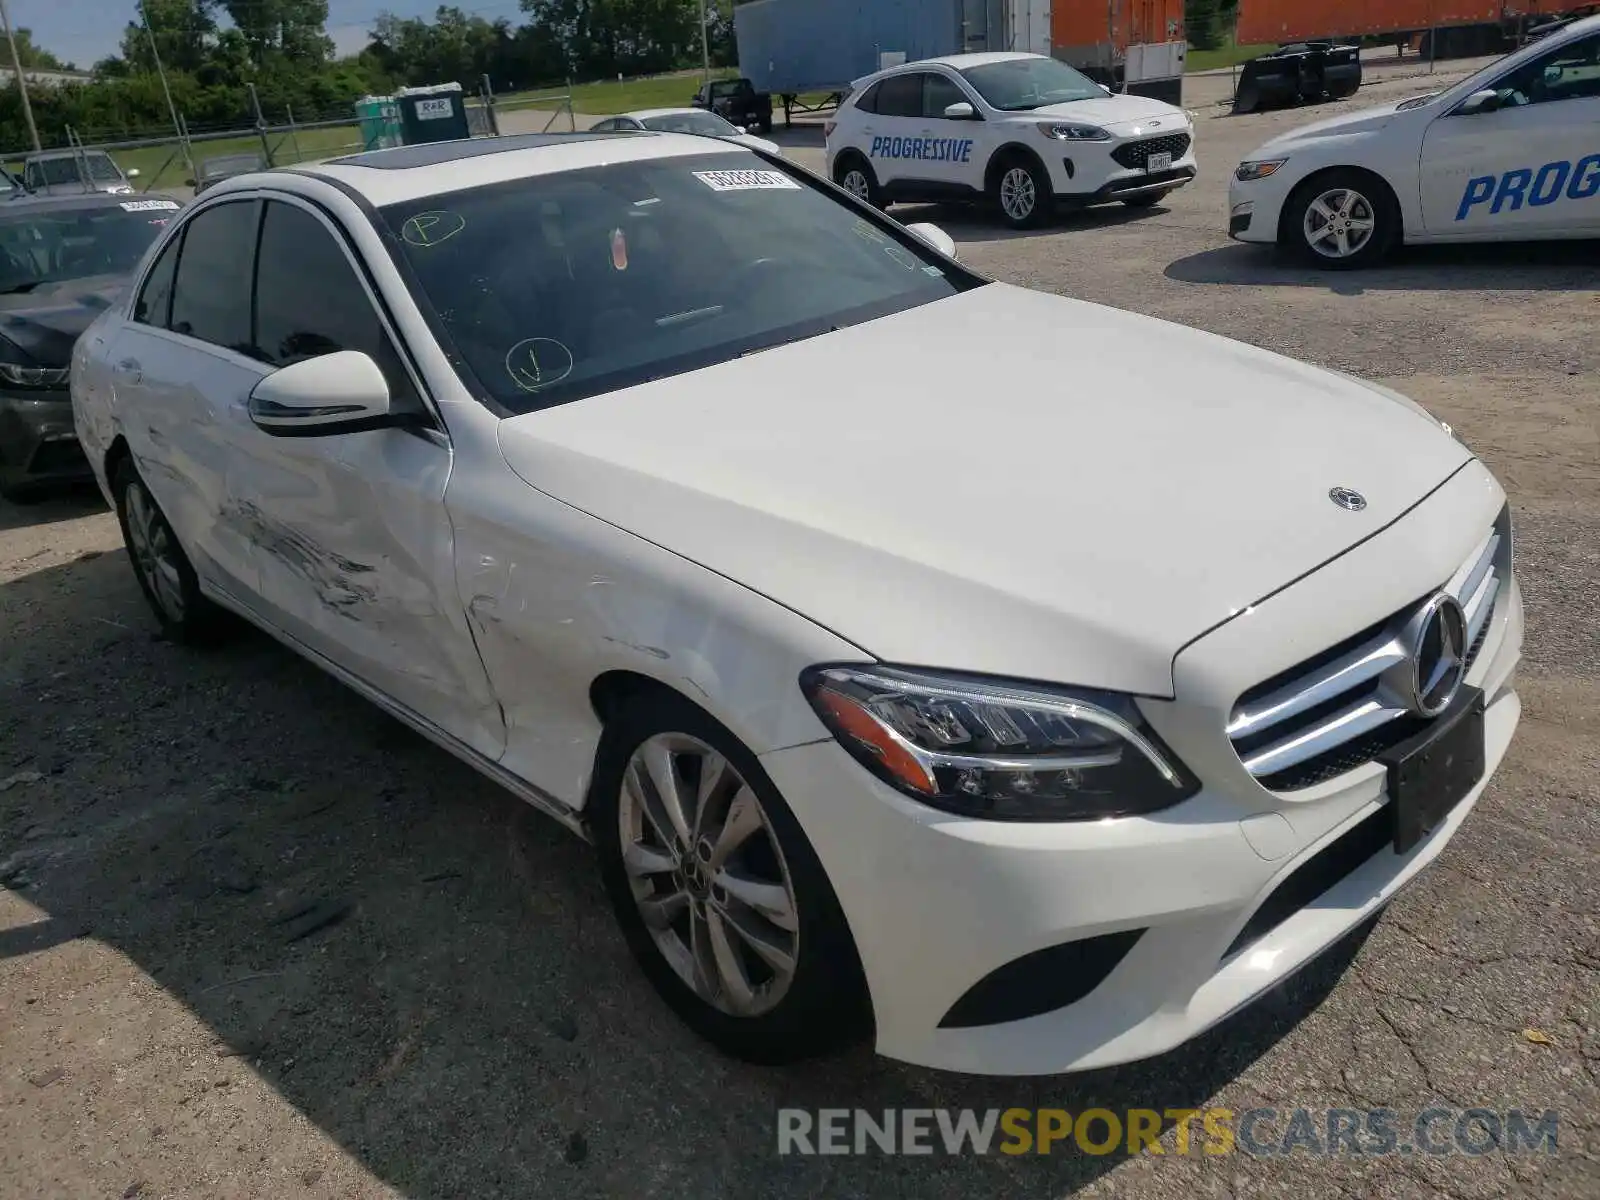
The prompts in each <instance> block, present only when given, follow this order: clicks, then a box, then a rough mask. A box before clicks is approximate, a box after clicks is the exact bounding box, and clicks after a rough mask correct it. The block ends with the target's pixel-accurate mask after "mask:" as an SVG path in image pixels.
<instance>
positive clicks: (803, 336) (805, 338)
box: [739, 325, 839, 358]
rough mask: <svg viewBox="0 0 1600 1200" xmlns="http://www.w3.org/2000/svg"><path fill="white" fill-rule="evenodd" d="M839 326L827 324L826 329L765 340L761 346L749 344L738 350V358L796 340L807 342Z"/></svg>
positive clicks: (789, 344) (792, 342)
mask: <svg viewBox="0 0 1600 1200" xmlns="http://www.w3.org/2000/svg"><path fill="white" fill-rule="evenodd" d="M838 332H839V326H837V325H829V326H828V327H827V328H826V329H813V330H812V331H811V332H810V333H802V334H799V335H797V336H795V337H791V338H781V339H779V340H778V341H776V342H767V343H766V344H765V345H761V346H751V347H750V349H748V350H741V351H739V357H740V358H749V357H750V356H751V355H752V354H760V353H762V352H763V351H765V350H776V349H777V348H778V347H779V346H792V345H794V344H795V343H796V342H809V341H810V340H811V339H812V338H815V337H821V336H822V335H823V334H825V333H838Z"/></svg>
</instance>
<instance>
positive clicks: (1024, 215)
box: [989, 154, 1053, 229]
mask: <svg viewBox="0 0 1600 1200" xmlns="http://www.w3.org/2000/svg"><path fill="white" fill-rule="evenodd" d="M1052 196H1053V193H1052V190H1051V184H1050V176H1049V175H1048V174H1046V173H1045V169H1044V168H1043V167H1042V166H1040V165H1039V163H1038V162H1036V161H1034V160H1033V159H1030V158H1026V157H1024V156H1022V155H1020V154H1015V155H1013V156H1012V157H1010V158H1008V159H1006V160H1005V161H1004V162H1002V163H1001V164H1000V165H999V167H998V168H997V169H996V170H995V173H994V179H993V181H992V182H991V183H990V186H989V198H990V200H991V202H993V203H994V205H995V206H996V207H998V208H999V210H1000V219H1001V220H1002V221H1004V222H1005V223H1006V225H1008V226H1009V227H1010V228H1012V229H1032V228H1034V227H1035V226H1037V225H1039V224H1040V223H1041V222H1042V221H1043V220H1044V219H1045V217H1046V216H1047V215H1048V214H1049V212H1050V210H1051V207H1052V204H1053V199H1052Z"/></svg>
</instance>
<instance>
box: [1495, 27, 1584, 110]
mask: <svg viewBox="0 0 1600 1200" xmlns="http://www.w3.org/2000/svg"><path fill="white" fill-rule="evenodd" d="M1494 86H1495V91H1497V92H1498V93H1499V94H1500V107H1501V108H1517V107H1521V106H1522V105H1525V104H1550V103H1554V102H1556V101H1560V100H1592V99H1594V98H1596V97H1600V34H1596V35H1595V36H1594V37H1586V38H1579V39H1578V40H1577V41H1575V42H1570V43H1568V44H1567V45H1565V46H1562V47H1560V48H1559V49H1557V50H1552V51H1551V52H1550V53H1549V54H1543V55H1540V56H1539V57H1538V58H1536V59H1534V60H1533V61H1532V62H1527V63H1524V64H1523V65H1522V66H1520V67H1518V68H1517V69H1516V70H1515V71H1512V72H1511V73H1510V74H1508V75H1505V76H1503V77H1502V78H1501V79H1500V80H1499V82H1498V83H1496V84H1495V85H1494Z"/></svg>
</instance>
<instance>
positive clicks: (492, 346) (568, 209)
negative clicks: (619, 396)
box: [381, 153, 981, 413]
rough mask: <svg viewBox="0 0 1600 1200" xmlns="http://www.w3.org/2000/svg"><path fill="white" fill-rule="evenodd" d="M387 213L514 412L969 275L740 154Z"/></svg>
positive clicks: (942, 287)
mask: <svg viewBox="0 0 1600 1200" xmlns="http://www.w3.org/2000/svg"><path fill="white" fill-rule="evenodd" d="M381 216H382V219H383V220H384V221H385V222H386V223H387V224H388V226H389V228H390V229H391V230H392V231H393V233H394V235H395V238H396V239H397V240H398V244H399V247H400V249H399V251H398V253H400V254H402V255H403V256H404V258H405V260H406V264H407V266H408V267H409V268H410V272H409V273H410V275H411V276H412V278H414V279H415V280H416V281H417V284H416V286H417V289H418V291H419V292H420V295H419V296H418V301H419V303H420V304H421V305H422V307H423V309H424V311H426V310H428V309H430V308H431V309H432V310H433V312H434V313H435V314H437V317H438V321H439V323H440V325H441V326H442V327H443V329H444V331H445V333H446V334H447V336H448V339H449V340H450V341H451V342H453V343H454V349H455V350H456V351H457V353H458V354H459V357H460V358H461V359H463V360H464V361H465V363H466V365H467V366H468V368H469V369H470V376H474V377H476V384H477V386H479V387H481V389H482V390H483V391H484V392H486V393H487V394H488V396H489V398H491V399H492V400H493V401H494V402H495V403H496V404H497V405H498V406H499V407H500V408H502V409H504V410H507V411H510V412H513V413H520V412H529V411H533V410H535V409H541V408H548V407H550V406H552V405H556V404H563V403H567V402H569V401H574V400H580V399H582V398H584V397H587V396H593V395H596V394H598V393H602V392H606V391H611V390H615V389H618V388H623V387H630V386H633V385H636V384H641V383H645V382H647V381H650V380H655V379H661V378H666V377H669V376H673V375H678V374H682V373H684V372H687V371H693V370H697V369H700V368H703V367H709V366H712V365H714V364H716V363H720V362H726V361H728V360H731V359H734V358H738V357H740V356H742V355H745V354H749V353H752V352H754V351H758V350H762V349H766V348H769V347H772V346H775V345H778V344H780V343H783V342H788V341H797V340H799V339H802V338H807V337H814V336H818V335H821V334H825V333H827V332H829V331H831V330H833V329H837V328H841V327H844V326H848V325H855V324H859V323H861V322H864V321H869V320H872V319H874V318H876V317H879V316H884V315H887V314H889V313H893V312H898V311H901V310H903V309H908V308H914V307H916V306H918V305H922V304H928V303H931V302H933V301H936V300H940V299H943V298H945V297H948V296H952V295H954V294H956V293H957V292H960V291H963V290H966V289H967V288H970V287H974V286H977V285H978V284H979V283H980V282H981V281H979V280H977V279H975V278H974V277H972V276H969V275H966V274H965V273H964V272H963V273H955V272H952V273H950V274H947V273H946V267H945V264H944V263H943V262H942V261H935V260H934V259H933V258H932V257H931V252H929V251H928V250H927V249H926V248H924V247H922V246H921V243H920V242H918V241H917V240H916V239H915V237H913V236H911V235H909V234H901V233H899V232H898V231H893V227H892V226H886V225H880V224H877V223H875V222H873V221H871V220H870V219H868V218H867V217H865V216H863V215H862V214H860V213H858V212H857V211H856V210H855V208H854V207H853V206H851V205H850V204H848V203H847V202H845V201H844V200H842V199H837V198H835V197H834V196H833V195H832V193H831V192H824V191H822V190H818V189H816V188H814V187H813V186H812V185H811V184H810V183H809V182H806V181H805V180H803V179H801V178H797V177H796V176H794V175H791V174H789V173H788V172H787V171H783V170H780V169H778V168H777V167H776V166H774V165H773V164H769V163H768V162H767V161H766V160H764V159H759V158H756V157H755V156H754V155H750V154H744V153H739V154H696V155H686V156H681V157H672V158H657V159H649V160H645V161H640V162H629V163H616V164H613V165H610V166H604V167H593V168H588V169H584V170H578V171H567V172H562V173H559V174H551V175H540V176H538V177H536V178H532V179H519V180H512V181H509V182H506V183H500V184H493V185H489V186H485V187H479V188H471V189H468V190H465V191H461V192H455V193H450V194H447V195H440V196H432V197H428V198H425V199H421V200H416V201H410V202H407V203H404V204H398V205H390V206H388V207H386V208H384V209H382V210H381ZM464 378H465V379H466V382H467V383H468V385H469V386H473V379H472V378H471V377H468V376H467V375H465V374H464ZM752 399H753V401H755V400H758V399H759V398H754V397H753V398H752Z"/></svg>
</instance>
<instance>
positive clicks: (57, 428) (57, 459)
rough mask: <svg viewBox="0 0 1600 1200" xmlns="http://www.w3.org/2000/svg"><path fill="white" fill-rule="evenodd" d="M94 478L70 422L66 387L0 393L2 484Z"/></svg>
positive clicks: (63, 481) (8, 485)
mask: <svg viewBox="0 0 1600 1200" xmlns="http://www.w3.org/2000/svg"><path fill="white" fill-rule="evenodd" d="M92 478H93V471H92V470H91V469H90V467H89V460H88V459H87V458H85V457H84V453H83V449H82V447H81V446H80V445H79V444H78V435H77V431H76V430H75V429H74V427H73V418H72V400H71V398H70V397H69V396H68V394H67V393H66V392H65V391H62V392H59V393H54V392H50V393H43V394H31V395H29V394H18V393H12V392H0V484H4V485H5V486H7V487H18V486H21V485H24V484H32V483H55V482H60V483H76V482H79V481H83V480H88V479H92Z"/></svg>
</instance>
